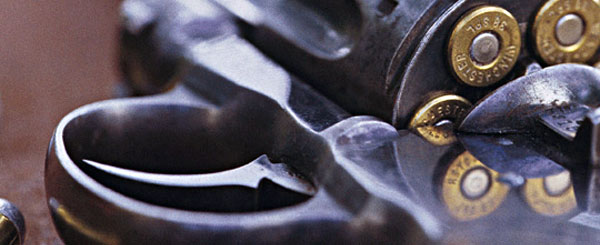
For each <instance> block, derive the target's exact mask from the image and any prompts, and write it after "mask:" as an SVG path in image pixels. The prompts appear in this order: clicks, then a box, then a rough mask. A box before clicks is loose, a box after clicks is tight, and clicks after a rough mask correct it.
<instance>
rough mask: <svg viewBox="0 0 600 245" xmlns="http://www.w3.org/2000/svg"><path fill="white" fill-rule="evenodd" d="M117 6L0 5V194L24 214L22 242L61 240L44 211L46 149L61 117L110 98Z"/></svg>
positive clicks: (69, 0)
mask: <svg viewBox="0 0 600 245" xmlns="http://www.w3.org/2000/svg"><path fill="white" fill-rule="evenodd" d="M118 2H119V1H117V0H102V1H89V0H79V1H77V0H62V1H45V0H38V1H1V2H0V101H1V105H2V107H1V108H2V112H1V114H0V136H1V137H0V197H2V198H6V199H8V200H9V201H11V202H13V203H14V204H16V205H17V206H18V207H19V209H20V210H21V212H22V213H23V215H24V216H25V220H26V225H27V237H26V244H60V243H61V242H60V239H59V238H58V236H57V235H56V232H55V231H54V226H53V225H52V223H51V220H50V215H49V212H48V209H47V207H46V199H45V192H44V179H43V178H44V159H45V154H46V148H47V145H48V141H49V140H50V136H51V134H52V131H53V129H54V127H55V126H56V125H57V123H58V121H59V120H60V118H62V117H63V116H64V115H65V114H66V113H68V112H69V111H71V110H73V109H75V108H77V107H79V106H81V105H84V104H87V103H89V102H92V101H97V100H101V99H106V98H109V97H110V96H111V94H112V91H113V87H114V86H113V85H114V81H116V80H117V72H116V62H115V61H116V56H115V55H116V47H117V43H116V34H117V25H118V19H119V18H118V17H119V15H118Z"/></svg>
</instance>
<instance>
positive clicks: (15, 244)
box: [0, 198, 25, 245]
mask: <svg viewBox="0 0 600 245" xmlns="http://www.w3.org/2000/svg"><path fill="white" fill-rule="evenodd" d="M24 240H25V220H24V219H23V215H22V214H21V212H19V210H18V209H17V207H15V206H14V205H13V204H12V203H10V202H9V201H7V200H5V199H1V198H0V244H8V245H20V244H23V242H24Z"/></svg>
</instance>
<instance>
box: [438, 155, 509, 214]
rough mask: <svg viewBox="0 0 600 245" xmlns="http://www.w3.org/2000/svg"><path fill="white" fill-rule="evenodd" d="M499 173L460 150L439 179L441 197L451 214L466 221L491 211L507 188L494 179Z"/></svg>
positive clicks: (496, 206) (503, 197)
mask: <svg viewBox="0 0 600 245" xmlns="http://www.w3.org/2000/svg"><path fill="white" fill-rule="evenodd" d="M473 174H477V175H478V176H472V175H473ZM482 174H485V176H486V177H484V176H483V175H482ZM498 176H499V174H498V172H496V171H494V170H492V169H490V168H488V167H486V166H485V165H483V163H481V162H480V161H479V160H477V159H476V158H475V157H474V156H473V155H471V153H469V152H467V151H465V152H463V153H462V154H460V155H459V156H458V157H457V158H456V159H454V160H453V161H452V163H451V164H450V166H449V167H448V170H447V171H446V173H445V175H444V178H443V182H442V193H441V194H442V200H443V202H444V204H445V205H446V207H447V208H448V212H449V213H450V215H451V216H452V217H454V218H456V219H457V220H460V221H469V220H474V219H478V218H481V217H484V216H487V215H489V214H491V213H492V212H494V211H495V210H496V209H497V208H498V207H499V206H500V204H502V202H503V201H504V199H505V198H506V195H507V194H508V191H509V190H510V188H509V187H508V186H506V185H504V184H502V183H500V182H498V181H496V179H497V178H498ZM484 178H487V179H484ZM465 181H470V183H465ZM484 184H485V185H484ZM467 189H471V191H467ZM469 193H472V195H471V196H469ZM475 194H476V195H475Z"/></svg>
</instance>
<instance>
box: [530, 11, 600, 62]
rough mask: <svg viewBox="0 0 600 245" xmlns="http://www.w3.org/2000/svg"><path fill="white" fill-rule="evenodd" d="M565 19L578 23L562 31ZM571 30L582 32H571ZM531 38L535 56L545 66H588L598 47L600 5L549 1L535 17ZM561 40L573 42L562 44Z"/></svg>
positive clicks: (566, 26) (567, 26) (599, 44)
mask: <svg viewBox="0 0 600 245" xmlns="http://www.w3.org/2000/svg"><path fill="white" fill-rule="evenodd" d="M568 17H571V19H577V21H570V22H571V24H568V25H567V24H565V27H564V28H561V24H562V22H563V21H564V19H565V18H568ZM565 23H567V22H565ZM581 23H582V24H581ZM573 28H575V29H580V30H582V32H573V31H572V29H573ZM561 29H564V30H565V31H564V34H563V33H561ZM532 34H533V38H534V42H535V47H536V52H537V54H538V55H539V56H540V58H541V59H542V60H543V61H544V62H545V63H546V64H548V65H555V64H559V63H584V62H587V61H588V60H589V59H590V58H592V57H593V56H594V54H595V52H596V50H598V47H599V46H600V4H598V3H597V2H596V1H594V0H550V1H548V2H546V3H545V4H544V5H543V6H542V8H541V9H540V11H539V12H538V13H537V15H536V17H535V21H534V23H533V32H532ZM574 35H575V36H574ZM561 36H565V37H561ZM563 38H566V39H568V40H574V41H575V42H574V43H566V44H565V43H561V39H563Z"/></svg>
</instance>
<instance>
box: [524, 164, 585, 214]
mask: <svg viewBox="0 0 600 245" xmlns="http://www.w3.org/2000/svg"><path fill="white" fill-rule="evenodd" d="M523 196H524V198H525V202H526V203H527V205H529V207H531V209H533V211H535V212H536V213H538V214H541V215H545V216H559V215H563V214H568V213H570V212H571V211H573V210H574V209H575V208H576V207H577V201H576V199H575V192H574V191H573V185H572V184H571V180H570V177H569V172H568V171H565V172H562V173H559V174H557V175H554V176H549V177H545V178H536V179H528V180H527V182H526V183H525V186H524V187H523Z"/></svg>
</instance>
